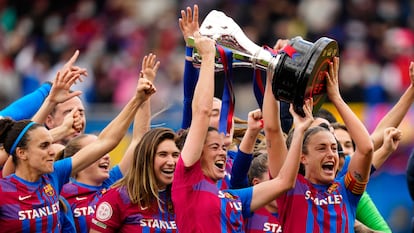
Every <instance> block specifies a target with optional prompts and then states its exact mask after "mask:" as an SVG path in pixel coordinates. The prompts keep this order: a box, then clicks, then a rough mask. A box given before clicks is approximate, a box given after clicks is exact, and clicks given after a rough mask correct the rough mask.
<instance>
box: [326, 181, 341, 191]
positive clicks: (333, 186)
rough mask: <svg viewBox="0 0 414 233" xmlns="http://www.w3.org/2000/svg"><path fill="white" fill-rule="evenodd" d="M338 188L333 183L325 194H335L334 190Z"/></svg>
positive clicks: (336, 184)
mask: <svg viewBox="0 0 414 233" xmlns="http://www.w3.org/2000/svg"><path fill="white" fill-rule="evenodd" d="M338 186H339V185H338V183H337V182H335V183H333V184H331V186H329V188H328V190H327V191H326V192H327V193H329V194H331V193H333V192H335V190H337V189H338Z"/></svg>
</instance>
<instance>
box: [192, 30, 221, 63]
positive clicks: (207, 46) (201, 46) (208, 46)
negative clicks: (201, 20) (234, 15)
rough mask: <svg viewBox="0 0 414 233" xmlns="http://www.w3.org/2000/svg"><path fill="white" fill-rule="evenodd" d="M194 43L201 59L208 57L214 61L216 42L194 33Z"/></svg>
mask: <svg viewBox="0 0 414 233" xmlns="http://www.w3.org/2000/svg"><path fill="white" fill-rule="evenodd" d="M194 43H195V47H196V49H197V51H198V52H199V54H200V55H201V57H202V59H204V58H205V57H207V56H209V57H210V58H213V59H214V56H215V54H216V47H215V46H216V42H215V41H214V40H213V39H210V38H208V37H206V36H202V35H201V34H200V32H199V31H197V32H195V33H194Z"/></svg>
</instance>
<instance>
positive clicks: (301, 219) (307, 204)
mask: <svg viewBox="0 0 414 233" xmlns="http://www.w3.org/2000/svg"><path fill="white" fill-rule="evenodd" d="M338 69H339V58H338V57H336V58H334V59H333V62H331V63H330V65H329V73H327V75H326V77H327V94H328V97H329V99H330V100H331V102H332V103H333V104H334V105H335V107H336V108H337V110H338V112H339V114H340V115H341V117H342V119H343V120H344V122H345V124H346V125H347V126H349V128H348V129H349V132H350V134H351V136H352V138H353V139H354V141H355V145H356V150H355V154H354V155H353V156H352V159H351V162H350V164H349V170H348V172H347V174H346V175H345V176H343V177H342V178H340V179H338V180H335V178H336V173H337V170H338V166H339V156H338V152H337V142H336V139H335V137H334V135H333V134H332V133H331V132H330V131H329V130H328V129H326V128H324V127H319V126H317V127H312V128H310V129H309V130H308V131H307V132H306V133H305V136H304V140H303V148H302V153H303V154H302V155H301V163H302V164H303V166H304V169H305V175H304V176H303V175H301V174H298V177H297V180H296V184H295V185H294V188H292V189H291V190H289V191H288V192H287V193H285V194H283V195H281V196H280V197H278V198H277V205H278V208H279V210H278V211H279V220H280V221H281V224H282V228H283V232H316V231H318V232H353V227H354V221H355V211H356V206H357V204H358V201H359V199H360V197H361V195H362V193H363V192H364V190H365V187H366V184H367V182H368V179H369V172H370V168H371V160H372V155H373V144H372V141H371V139H370V137H369V134H368V132H367V130H366V128H365V126H364V125H363V124H362V122H361V121H360V120H359V119H358V118H357V117H356V116H355V114H354V113H353V112H352V110H351V109H350V108H349V107H348V105H347V104H346V103H345V102H344V101H343V99H342V97H341V95H340V93H339V86H338ZM265 100H266V99H265ZM273 105H275V103H273ZM269 106H272V103H269V104H268V105H267V106H265V109H268V110H269V109H271V107H269ZM273 117H274V114H272V113H271V112H264V121H265V122H267V121H272V120H273V119H274V118H273ZM295 130H296V129H295ZM272 132H273V131H272V126H271V124H265V134H266V138H267V146H268V153H269V170H270V172H271V175H272V176H275V175H277V174H278V173H277V171H278V167H277V166H279V167H280V164H283V161H284V159H285V158H284V157H283V154H281V153H279V151H278V148H277V147H273V143H274V140H273V137H272Z"/></svg>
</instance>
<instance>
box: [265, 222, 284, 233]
mask: <svg viewBox="0 0 414 233" xmlns="http://www.w3.org/2000/svg"><path fill="white" fill-rule="evenodd" d="M263 232H275V233H281V232H282V226H281V225H279V224H277V223H270V222H265V224H264V225H263Z"/></svg>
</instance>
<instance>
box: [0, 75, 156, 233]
mask: <svg viewBox="0 0 414 233" xmlns="http://www.w3.org/2000/svg"><path fill="white" fill-rule="evenodd" d="M69 70H70V69H69ZM69 72H70V71H69ZM65 77H66V76H65ZM70 78H71V77H68V79H70ZM155 91H156V90H155V87H154V86H153V85H152V83H151V82H150V81H149V80H147V79H140V80H139V82H138V85H137V88H136V93H135V95H134V96H133V97H132V98H131V100H130V101H129V102H128V103H127V104H126V106H125V107H124V108H123V109H122V111H121V112H120V113H119V114H118V116H117V117H116V118H115V119H114V120H112V121H111V123H110V124H109V125H108V126H107V127H106V128H105V129H104V130H103V131H102V132H101V133H100V134H99V136H98V139H97V140H96V141H95V142H93V143H91V144H90V145H88V146H86V147H85V148H83V149H81V150H80V151H79V152H77V153H76V154H75V155H74V156H73V157H71V158H68V159H63V160H60V161H57V162H54V157H55V152H54V151H53V149H52V147H51V146H50V145H51V144H52V141H53V139H52V137H51V135H50V133H49V131H48V130H47V129H46V128H45V127H44V126H42V125H39V124H36V123H34V122H31V121H17V122H15V121H13V120H11V119H1V120H0V143H3V146H4V149H5V150H6V152H7V153H8V154H11V155H12V156H13V160H14V162H15V164H16V170H15V173H14V174H12V175H10V176H8V177H6V178H5V179H2V180H0V195H1V197H2V198H1V199H0V227H1V229H2V230H4V231H5V232H60V228H61V226H60V224H59V220H58V218H59V212H60V210H59V203H58V199H59V193H60V191H61V189H62V186H63V184H65V183H66V182H68V180H69V177H70V175H71V174H72V175H73V174H76V173H78V172H79V171H81V170H83V169H84V168H86V167H87V166H89V165H90V164H92V163H93V162H95V161H96V160H98V159H99V158H100V156H102V155H104V154H106V153H108V152H109V151H111V150H112V149H113V148H114V147H115V146H116V145H117V144H118V143H119V141H120V140H121V139H122V137H123V135H124V134H125V133H126V131H127V129H128V127H129V125H130V123H131V121H132V119H133V118H134V115H135V112H136V111H137V109H138V108H139V107H140V105H141V104H142V103H143V102H144V101H146V100H147V99H148V98H149V96H151V95H152V94H153V93H154V92H155Z"/></svg>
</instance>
